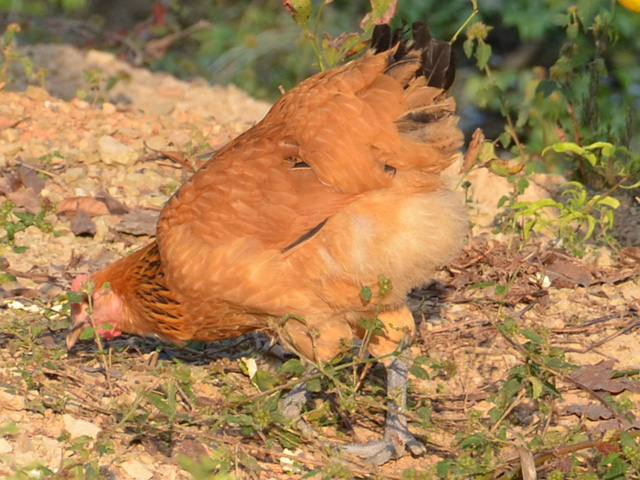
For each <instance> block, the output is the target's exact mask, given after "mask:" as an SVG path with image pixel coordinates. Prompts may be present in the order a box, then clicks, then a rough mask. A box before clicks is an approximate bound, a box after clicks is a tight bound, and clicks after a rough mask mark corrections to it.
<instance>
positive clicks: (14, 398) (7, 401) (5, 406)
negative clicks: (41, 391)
mask: <svg viewBox="0 0 640 480" xmlns="http://www.w3.org/2000/svg"><path fill="white" fill-rule="evenodd" d="M2 410H13V411H20V410H24V398H22V397H21V396H19V395H14V394H13V393H9V392H7V391H4V390H0V411H2Z"/></svg>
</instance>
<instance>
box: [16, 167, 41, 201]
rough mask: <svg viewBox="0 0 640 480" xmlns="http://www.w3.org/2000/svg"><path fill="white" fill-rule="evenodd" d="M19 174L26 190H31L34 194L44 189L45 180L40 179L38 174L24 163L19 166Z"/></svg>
mask: <svg viewBox="0 0 640 480" xmlns="http://www.w3.org/2000/svg"><path fill="white" fill-rule="evenodd" d="M19 174H20V180H22V184H23V185H24V186H25V187H27V188H31V189H32V190H33V191H34V192H35V193H36V194H38V193H40V192H41V191H42V189H43V188H44V184H45V180H44V179H42V178H40V177H39V176H38V172H37V171H36V170H34V169H33V168H31V167H29V165H27V164H25V163H23V164H22V165H20V170H19Z"/></svg>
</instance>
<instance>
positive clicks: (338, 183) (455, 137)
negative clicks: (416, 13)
mask: <svg viewBox="0 0 640 480" xmlns="http://www.w3.org/2000/svg"><path fill="white" fill-rule="evenodd" d="M425 32H426V33H425ZM414 36H415V37H416V38H415V40H414V41H413V42H411V41H404V42H397V41H395V40H394V38H392V37H391V34H390V30H389V29H388V27H379V28H378V29H377V34H376V38H375V39H374V41H375V48H374V49H371V50H370V51H369V52H367V53H366V54H365V55H364V56H363V57H361V58H359V59H357V60H354V61H352V62H350V63H348V64H346V65H344V66H341V67H337V68H333V69H331V70H327V71H325V72H322V73H319V74H317V75H315V76H313V77H311V78H309V79H307V80H305V81H304V82H302V83H301V84H300V85H298V86H297V87H295V88H294V89H293V90H291V91H290V92H288V93H287V94H285V95H284V96H283V97H282V98H281V99H280V100H278V102H276V104H275V105H274V106H273V108H272V109H271V111H270V112H269V113H268V114H267V116H266V117H265V118H264V119H263V120H262V121H261V122H260V123H258V124H257V125H256V126H254V127H253V128H251V129H250V130H248V131H247V132H245V133H244V134H242V135H241V136H239V137H238V138H236V139H235V140H234V141H233V142H231V143H230V144H229V145H227V146H226V147H225V148H223V149H222V150H221V151H219V152H218V153H216V154H215V155H214V157H213V158H212V159H211V160H210V161H209V162H208V163H207V164H206V165H205V166H204V167H202V168H201V169H200V170H199V171H198V172H197V173H196V174H195V175H194V176H193V177H192V178H191V179H190V180H188V181H187V182H186V183H185V184H184V185H183V186H182V187H181V188H180V189H179V191H177V192H176V194H175V195H174V196H173V197H172V198H171V199H170V200H169V202H168V204H167V205H166V207H165V208H164V210H163V211H162V214H161V215H160V219H159V221H158V233H157V238H156V240H155V241H154V242H153V243H151V244H150V245H148V246H146V247H144V248H142V249H141V250H139V251H137V252H135V253H133V254H131V255H130V256H128V257H126V258H123V259H122V260H120V261H118V262H116V263H114V264H113V265H111V266H109V267H107V268H105V269H103V270H101V271H99V272H97V273H95V274H94V275H93V276H92V278H93V280H94V281H95V283H96V286H97V287H100V286H101V285H102V284H104V283H105V282H109V284H110V286H109V288H108V289H106V290H104V289H103V290H99V291H98V292H97V293H96V294H95V298H94V311H95V315H96V317H97V318H99V319H100V321H108V322H109V323H111V324H112V325H114V326H115V328H116V329H117V330H119V331H124V332H129V333H135V334H140V335H145V334H155V335H157V336H159V337H161V338H164V339H167V340H171V341H175V342H181V341H184V340H189V339H198V340H219V339H222V338H228V337H233V336H237V335H240V334H242V333H244V332H247V331H251V330H264V331H266V332H267V333H271V334H275V332H274V331H273V330H271V328H270V319H273V318H275V319H280V318H282V317H284V316H286V315H289V314H295V315H297V316H299V317H302V318H304V321H300V320H297V319H295V318H290V319H289V320H288V321H287V322H286V325H285V331H286V334H287V336H288V340H289V341H291V342H292V343H293V344H294V345H295V346H296V348H297V349H298V350H299V351H300V352H302V354H303V355H305V356H307V357H309V358H315V359H319V360H327V359H329V358H331V357H333V356H334V355H336V353H338V351H339V350H340V348H341V345H343V344H344V340H347V341H351V340H354V339H356V338H359V337H362V335H363V333H364V332H362V331H361V330H360V329H359V327H358V324H357V320H358V319H359V318H360V317H374V316H375V313H376V308H378V307H377V305H378V303H381V304H382V308H381V313H380V314H379V318H380V320H381V321H382V322H383V323H384V324H385V327H386V328H385V329H384V332H383V333H382V334H380V335H376V336H374V338H373V339H372V341H371V344H370V346H369V350H370V352H371V353H372V354H373V355H383V354H387V353H390V352H393V351H394V350H395V349H396V348H397V347H398V346H399V344H400V342H401V341H402V339H403V338H406V337H407V336H409V335H411V333H412V332H413V329H414V322H413V318H412V316H411V313H410V312H409V310H408V309H407V307H406V306H405V296H406V294H407V293H408V291H409V290H410V289H411V288H413V287H415V286H418V285H420V284H422V283H424V282H426V281H428V280H429V279H430V277H431V276H432V274H433V273H434V270H435V268H436V267H437V266H439V265H442V264H443V263H445V262H447V261H448V260H449V259H450V258H451V257H452V256H453V255H455V254H456V253H457V251H458V250H459V248H460V247H461V245H462V241H463V237H464V234H465V231H466V228H467V224H466V216H465V211H464V207H463V205H462V202H461V201H459V200H458V199H457V197H456V196H455V195H454V194H453V193H452V192H451V191H450V190H448V189H447V187H446V185H445V183H444V182H443V180H442V179H441V178H440V172H441V171H442V170H444V169H445V168H446V167H448V166H449V165H450V164H451V163H452V161H453V159H454V157H455V154H456V150H457V149H458V148H459V147H460V146H461V143H462V134H461V132H460V131H459V130H458V128H457V126H456V125H457V117H456V116H455V115H454V110H455V103H454V101H453V99H451V98H449V97H447V95H446V91H447V90H448V88H449V86H450V84H451V82H452V80H453V68H454V66H453V60H452V54H451V49H450V46H449V44H447V43H445V42H441V41H437V40H433V39H431V38H430V36H429V35H428V30H426V27H425V26H417V27H414ZM379 275H384V276H385V277H386V278H388V279H390V280H391V283H392V291H391V293H390V294H389V295H387V296H384V297H383V298H381V299H378V298H375V296H374V298H373V299H372V301H370V302H363V300H362V298H361V297H360V290H361V288H362V287H363V286H369V287H371V288H372V290H373V291H374V292H376V291H377V284H378V278H379ZM85 317H86V314H85V309H84V308H83V307H79V308H77V309H76V311H75V313H74V323H75V324H81V323H83V322H86V318H85ZM76 338H77V332H73V333H70V334H69V337H68V344H69V345H72V344H73V343H74V342H75V340H76Z"/></svg>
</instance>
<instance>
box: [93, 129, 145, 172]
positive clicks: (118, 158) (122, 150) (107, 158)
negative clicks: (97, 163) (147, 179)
mask: <svg viewBox="0 0 640 480" xmlns="http://www.w3.org/2000/svg"><path fill="white" fill-rule="evenodd" d="M98 152H99V154H100V160H102V161H103V162H104V163H106V164H107V165H113V164H117V165H124V166H130V165H133V164H134V163H135V162H136V160H138V156H139V155H138V152H136V151H135V150H133V149H132V148H130V147H127V146H126V145H124V144H122V143H120V142H119V141H118V140H116V139H115V138H113V137H111V136H109V135H103V136H102V137H100V140H98Z"/></svg>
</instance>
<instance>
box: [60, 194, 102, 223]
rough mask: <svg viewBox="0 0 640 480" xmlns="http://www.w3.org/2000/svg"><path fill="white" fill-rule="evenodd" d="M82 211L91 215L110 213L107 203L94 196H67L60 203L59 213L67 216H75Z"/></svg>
mask: <svg viewBox="0 0 640 480" xmlns="http://www.w3.org/2000/svg"><path fill="white" fill-rule="evenodd" d="M80 211H82V212H85V213H86V214H87V215H88V216H90V217H97V216H98V215H108V214H109V209H108V208H107V205H106V204H105V203H104V202H101V201H100V200H97V199H95V198H93V197H71V198H65V199H64V200H62V201H61V202H59V203H58V207H57V213H58V215H65V216H66V217H69V218H74V216H75V215H77V214H78V213H79V212H80Z"/></svg>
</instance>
